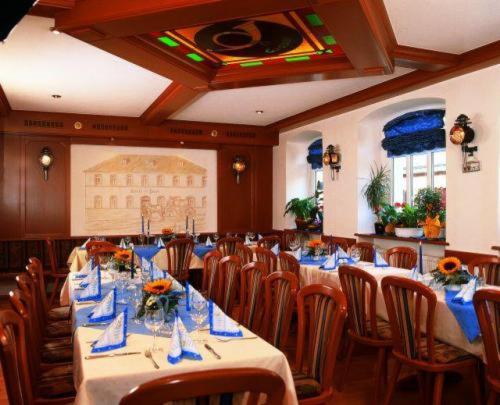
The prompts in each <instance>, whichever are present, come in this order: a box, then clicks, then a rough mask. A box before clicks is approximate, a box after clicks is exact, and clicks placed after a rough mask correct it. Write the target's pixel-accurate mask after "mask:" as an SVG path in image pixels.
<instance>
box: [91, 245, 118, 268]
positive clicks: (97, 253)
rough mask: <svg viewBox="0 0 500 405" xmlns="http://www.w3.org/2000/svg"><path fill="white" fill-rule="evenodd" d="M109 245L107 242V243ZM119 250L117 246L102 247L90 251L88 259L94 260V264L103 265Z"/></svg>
mask: <svg viewBox="0 0 500 405" xmlns="http://www.w3.org/2000/svg"><path fill="white" fill-rule="evenodd" d="M108 243H109V242H108ZM119 251H120V248H119V247H118V246H115V245H113V246H104V247H100V248H95V249H92V250H91V251H90V252H89V257H93V258H94V262H95V264H99V263H100V264H105V263H107V262H108V261H109V260H110V259H112V257H113V256H114V255H115V253H116V252H119Z"/></svg>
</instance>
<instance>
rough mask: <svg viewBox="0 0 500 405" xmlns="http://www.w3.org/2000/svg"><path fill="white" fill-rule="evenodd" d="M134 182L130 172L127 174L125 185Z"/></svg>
mask: <svg viewBox="0 0 500 405" xmlns="http://www.w3.org/2000/svg"><path fill="white" fill-rule="evenodd" d="M133 184H134V180H133V177H132V175H131V174H127V186H132V185H133Z"/></svg>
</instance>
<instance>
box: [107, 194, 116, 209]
mask: <svg viewBox="0 0 500 405" xmlns="http://www.w3.org/2000/svg"><path fill="white" fill-rule="evenodd" d="M109 208H118V197H117V196H116V195H112V196H111V197H109Z"/></svg>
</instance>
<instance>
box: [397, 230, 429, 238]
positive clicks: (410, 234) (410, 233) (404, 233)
mask: <svg viewBox="0 0 500 405" xmlns="http://www.w3.org/2000/svg"><path fill="white" fill-rule="evenodd" d="M423 234H424V232H423V229H422V228H396V236H398V237H399V238H421V237H422V235H423Z"/></svg>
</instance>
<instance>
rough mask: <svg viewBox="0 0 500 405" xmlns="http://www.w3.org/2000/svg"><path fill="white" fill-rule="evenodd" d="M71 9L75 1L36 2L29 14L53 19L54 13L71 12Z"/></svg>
mask: <svg viewBox="0 0 500 405" xmlns="http://www.w3.org/2000/svg"><path fill="white" fill-rule="evenodd" d="M73 7H75V0H38V2H37V3H36V4H35V5H34V6H33V8H32V9H31V10H30V12H29V14H31V15H36V16H39V17H49V18H54V16H55V15H56V13H58V12H60V11H64V10H71V9H72V8H73Z"/></svg>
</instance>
